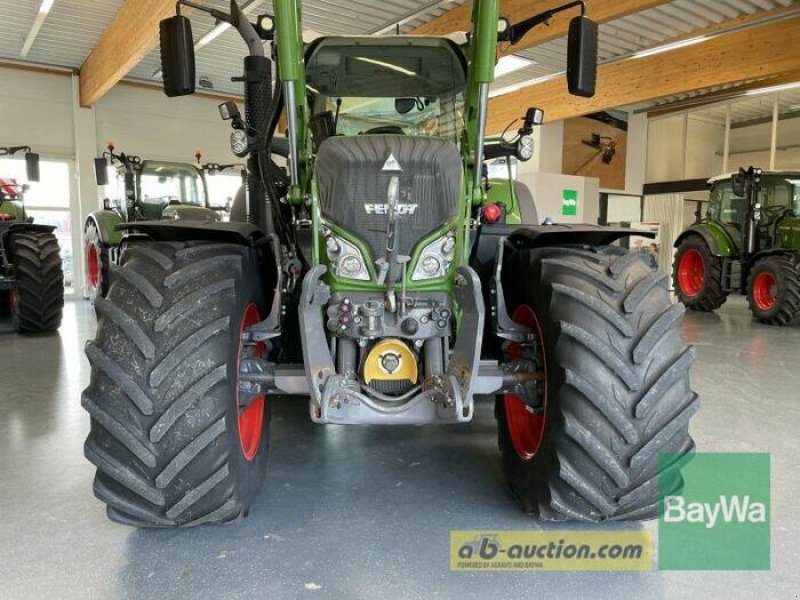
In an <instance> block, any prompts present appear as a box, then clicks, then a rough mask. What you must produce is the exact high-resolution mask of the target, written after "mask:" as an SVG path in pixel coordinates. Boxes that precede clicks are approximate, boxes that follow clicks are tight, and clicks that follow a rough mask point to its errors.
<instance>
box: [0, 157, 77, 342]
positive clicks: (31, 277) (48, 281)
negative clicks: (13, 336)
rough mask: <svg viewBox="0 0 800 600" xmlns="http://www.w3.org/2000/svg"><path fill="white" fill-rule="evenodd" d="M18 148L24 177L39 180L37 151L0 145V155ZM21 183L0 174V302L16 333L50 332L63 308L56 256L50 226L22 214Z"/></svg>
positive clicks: (58, 265) (57, 249)
mask: <svg viewBox="0 0 800 600" xmlns="http://www.w3.org/2000/svg"><path fill="white" fill-rule="evenodd" d="M18 152H25V162H26V167H27V177H28V180H29V181H39V155H38V154H34V153H33V152H31V149H30V148H29V147H28V146H13V147H0V156H13V155H14V154H16V153H18ZM25 187H26V186H24V185H20V184H19V183H17V181H16V180H14V179H10V178H0V305H2V306H3V307H4V309H5V310H7V311H8V312H10V314H11V323H12V324H13V326H14V329H16V330H17V331H18V332H20V333H42V332H46V331H55V330H57V329H58V327H59V326H60V325H61V315H62V312H63V308H64V273H63V271H62V268H61V254H60V250H59V246H58V240H57V239H56V236H55V233H54V231H55V227H48V226H45V225H37V224H34V223H33V219H31V218H28V217H27V215H26V214H25V204H24V193H25V191H26V190H25ZM5 310H4V312H5Z"/></svg>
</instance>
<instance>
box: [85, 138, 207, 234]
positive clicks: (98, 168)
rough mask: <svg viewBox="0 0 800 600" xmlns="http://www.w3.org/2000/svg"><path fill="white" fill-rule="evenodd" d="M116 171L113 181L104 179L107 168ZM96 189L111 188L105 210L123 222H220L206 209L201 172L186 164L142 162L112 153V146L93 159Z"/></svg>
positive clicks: (205, 195)
mask: <svg viewBox="0 0 800 600" xmlns="http://www.w3.org/2000/svg"><path fill="white" fill-rule="evenodd" d="M109 163H110V164H111V165H112V166H115V167H116V178H115V180H114V181H113V182H111V181H109V179H108V172H107V168H108V164H109ZM95 177H96V180H97V184H98V185H108V184H109V183H110V184H112V185H113V187H112V188H111V189H110V196H111V198H110V199H108V200H106V202H105V204H106V208H107V209H109V210H113V211H115V212H117V213H118V214H119V216H120V217H122V218H123V219H124V220H127V221H142V220H147V221H150V220H161V219H191V220H211V221H218V220H220V218H219V215H218V214H217V213H216V212H215V211H214V210H212V209H211V208H209V203H208V185H207V182H206V175H205V171H204V169H202V168H200V167H196V166H195V165H192V164H189V163H177V162H165V161H155V160H142V159H140V158H139V157H138V156H134V155H131V154H125V153H116V152H115V151H114V146H113V144H109V146H108V150H107V151H106V152H104V153H103V156H102V157H101V158H98V159H96V164H95Z"/></svg>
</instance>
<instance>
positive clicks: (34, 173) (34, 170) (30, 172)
mask: <svg viewBox="0 0 800 600" xmlns="http://www.w3.org/2000/svg"><path fill="white" fill-rule="evenodd" d="M25 171H26V174H27V176H28V181H39V155H38V154H36V153H35V152H26V153H25Z"/></svg>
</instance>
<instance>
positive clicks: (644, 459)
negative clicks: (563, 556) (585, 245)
mask: <svg viewBox="0 0 800 600" xmlns="http://www.w3.org/2000/svg"><path fill="white" fill-rule="evenodd" d="M503 270H504V272H505V273H508V274H509V277H508V279H507V281H506V282H504V290H505V292H506V298H507V301H508V302H509V304H510V306H511V309H512V310H511V311H510V312H511V313H513V317H512V318H513V319H514V320H515V321H517V322H519V323H521V324H522V325H525V326H528V327H529V328H530V329H531V330H532V331H533V332H534V335H535V337H536V339H537V342H536V344H535V346H534V348H538V350H535V352H539V353H540V354H539V358H538V367H537V368H536V369H535V370H536V371H538V374H537V377H538V381H539V383H538V389H539V392H538V393H539V403H538V405H537V404H535V403H533V404H532V403H531V402H523V400H522V399H521V398H520V397H519V396H515V395H514V394H510V393H507V394H504V395H501V396H498V398H497V401H496V407H495V414H496V417H497V420H498V434H499V445H500V450H501V452H502V456H503V464H504V470H505V473H506V476H507V479H508V481H509V483H510V486H511V490H512V493H513V494H514V496H515V497H516V498H517V499H518V500H519V502H520V503H521V504H522V507H523V509H524V510H525V511H526V512H528V513H529V514H532V515H535V516H538V517H539V518H540V519H543V520H555V521H561V520H581V521H591V522H598V521H606V520H621V521H624V520H644V519H650V518H654V517H655V516H656V515H657V509H658V500H659V486H661V489H662V490H665V489H666V490H667V491H670V492H674V491H677V490H679V489H680V488H681V487H682V485H683V479H682V477H681V475H680V467H681V466H682V465H683V464H684V463H685V461H686V459H687V458H688V457H689V456H690V453H691V452H692V451H693V449H694V442H693V441H692V438H691V437H690V436H689V432H688V427H689V419H690V417H691V416H692V415H693V414H694V413H695V412H696V411H697V408H698V399H697V395H696V394H695V393H694V392H693V391H692V389H691V387H690V385H689V368H690V366H691V364H692V362H693V360H694V357H695V353H694V351H693V349H692V348H690V347H688V346H687V345H686V343H685V342H684V341H683V339H682V337H681V332H680V326H681V321H682V319H683V315H684V310H685V309H684V307H683V306H682V305H680V304H674V305H673V304H672V303H671V302H670V298H669V294H668V291H667V287H666V275H661V274H659V273H657V272H655V271H653V270H652V269H651V268H650V267H649V266H648V265H647V264H646V263H645V262H644V260H642V259H641V258H640V257H639V255H637V254H628V253H620V252H619V249H612V248H601V249H597V250H585V249H577V248H541V249H534V250H521V251H518V252H517V253H515V254H514V255H512V256H511V257H509V258H508V260H507V262H506V264H505V266H504V268H503ZM529 348H530V347H529ZM507 351H508V349H507ZM512 354H513V352H512ZM523 355H524V353H523ZM529 356H530V355H529ZM529 406H535V407H537V408H538V410H531V409H529ZM661 453H669V458H668V459H666V458H661V459H660V458H659V457H660V454H661Z"/></svg>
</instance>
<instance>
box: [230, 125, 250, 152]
mask: <svg viewBox="0 0 800 600" xmlns="http://www.w3.org/2000/svg"><path fill="white" fill-rule="evenodd" d="M249 150H250V143H249V141H248V139H247V133H246V132H245V131H244V130H243V129H234V130H233V132H232V133H231V152H233V153H234V155H236V156H238V157H239V158H241V157H243V156H245V155H246V154H247V153H248V151H249Z"/></svg>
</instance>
